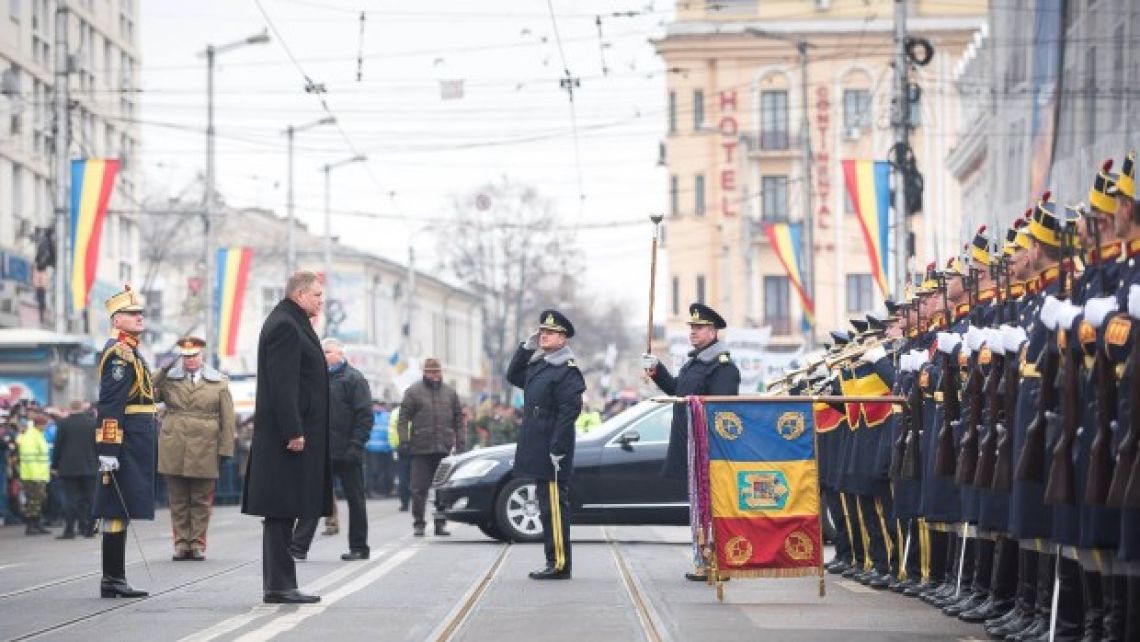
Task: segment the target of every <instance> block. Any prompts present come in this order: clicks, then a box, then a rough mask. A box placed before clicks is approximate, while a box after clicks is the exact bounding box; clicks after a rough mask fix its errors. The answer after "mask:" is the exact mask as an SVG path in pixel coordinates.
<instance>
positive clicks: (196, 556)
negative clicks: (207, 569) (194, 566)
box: [186, 550, 206, 562]
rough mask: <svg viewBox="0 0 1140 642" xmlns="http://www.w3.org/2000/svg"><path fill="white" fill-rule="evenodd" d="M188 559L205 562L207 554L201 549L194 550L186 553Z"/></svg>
mask: <svg viewBox="0 0 1140 642" xmlns="http://www.w3.org/2000/svg"><path fill="white" fill-rule="evenodd" d="M186 559H188V560H190V561H191V562H205V561H206V556H205V555H204V554H203V553H202V551H199V550H192V551H190V552H189V553H187V554H186Z"/></svg>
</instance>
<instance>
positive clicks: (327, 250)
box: [321, 154, 368, 336]
mask: <svg viewBox="0 0 1140 642" xmlns="http://www.w3.org/2000/svg"><path fill="white" fill-rule="evenodd" d="M367 160H368V157H367V156H363V155H360V154H357V155H356V156H353V157H352V158H346V159H344V160H342V161H340V162H337V163H330V164H327V165H324V166H323V167H321V171H322V172H324V174H325V245H324V271H325V283H324V285H325V335H326V336H328V332H329V314H330V313H331V312H332V302H333V297H332V171H333V170H334V169H336V168H338V167H343V166H345V165H348V164H351V163H363V162H365V161H367Z"/></svg>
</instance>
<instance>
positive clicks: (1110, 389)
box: [1084, 217, 1116, 506]
mask: <svg viewBox="0 0 1140 642" xmlns="http://www.w3.org/2000/svg"><path fill="white" fill-rule="evenodd" d="M1089 225H1091V226H1092V231H1093V238H1094V239H1095V241H1094V242H1095V243H1096V250H1095V252H1096V254H1094V257H1095V258H1096V269H1097V276H1099V277H1100V278H1099V279H1098V280H1099V281H1100V296H1102V297H1103V296H1107V295H1110V294H1112V293H1111V292H1109V291H1108V289H1109V284H1108V283H1107V281H1108V278H1107V275H1106V274H1105V265H1104V261H1105V258H1104V257H1103V256H1101V255H1100V252H1101V245H1100V240H1101V239H1100V228H1099V227H1098V225H1097V223H1096V221H1095V220H1093V217H1090V218H1089ZM1093 345H1094V350H1095V351H1096V356H1095V357H1094V360H1093V369H1092V373H1091V378H1092V381H1093V385H1094V386H1095V387H1094V393H1093V399H1094V401H1095V403H1096V405H1095V407H1094V409H1093V412H1094V417H1095V421H1096V434H1095V435H1094V436H1093V440H1092V445H1091V446H1090V447H1089V469H1088V479H1087V480H1086V484H1085V496H1084V502H1085V503H1086V504H1089V505H1096V506H1100V505H1104V503H1105V501H1106V500H1107V499H1108V488H1109V486H1111V484H1112V467H1113V457H1112V433H1113V432H1115V431H1114V427H1115V424H1116V420H1115V419H1114V415H1115V414H1116V380H1115V379H1116V377H1115V375H1114V374H1113V371H1112V365H1111V364H1110V363H1109V362H1108V354H1107V353H1106V352H1105V350H1104V349H1098V348H1096V347H1095V346H1096V343H1095V340H1094V343H1093Z"/></svg>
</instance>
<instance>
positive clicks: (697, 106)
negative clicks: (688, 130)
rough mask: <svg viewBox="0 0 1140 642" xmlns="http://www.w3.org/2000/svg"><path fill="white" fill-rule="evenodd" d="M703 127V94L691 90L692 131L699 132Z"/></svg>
mask: <svg viewBox="0 0 1140 642" xmlns="http://www.w3.org/2000/svg"><path fill="white" fill-rule="evenodd" d="M704 125H705V92H704V90H702V89H694V90H693V131H700V129H701V127H704Z"/></svg>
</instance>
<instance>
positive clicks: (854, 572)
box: [840, 566, 863, 580]
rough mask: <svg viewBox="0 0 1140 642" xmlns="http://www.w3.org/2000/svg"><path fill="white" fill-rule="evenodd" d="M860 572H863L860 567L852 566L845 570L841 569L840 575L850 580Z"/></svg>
mask: <svg viewBox="0 0 1140 642" xmlns="http://www.w3.org/2000/svg"><path fill="white" fill-rule="evenodd" d="M862 572H863V571H862V569H860V568H859V567H858V566H852V567H850V568H848V569H847V570H846V571H843V572H842V573H840V575H841V576H843V577H846V578H847V579H849V580H850V579H854V578H855V576H856V575H858V574H860V573H862Z"/></svg>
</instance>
